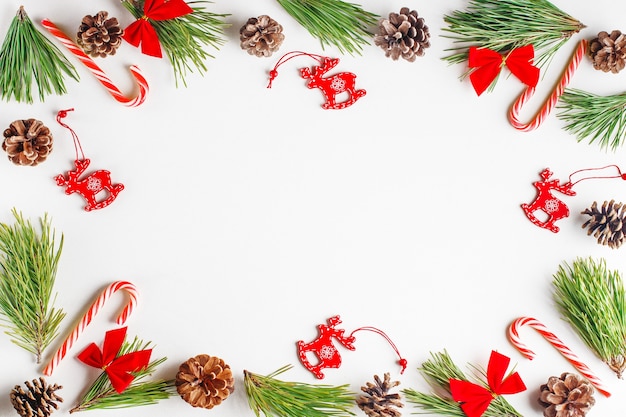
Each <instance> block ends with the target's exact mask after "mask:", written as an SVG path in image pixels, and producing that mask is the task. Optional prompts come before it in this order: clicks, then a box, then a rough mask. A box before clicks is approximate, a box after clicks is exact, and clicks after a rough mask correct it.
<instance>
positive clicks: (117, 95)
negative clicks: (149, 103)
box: [41, 19, 149, 107]
mask: <svg viewBox="0 0 626 417" xmlns="http://www.w3.org/2000/svg"><path fill="white" fill-rule="evenodd" d="M41 24H42V25H43V27H44V28H46V29H47V30H48V32H50V34H52V36H54V37H55V38H56V39H57V40H58V41H60V42H61V43H62V44H63V45H64V46H65V47H66V48H67V49H69V51H70V52H71V53H72V54H73V55H74V56H75V57H76V58H78V59H79V60H80V62H82V63H83V64H84V65H85V66H86V67H87V68H88V69H89V70H90V71H91V73H92V74H93V75H95V77H96V78H97V79H98V81H100V83H101V84H102V85H103V86H104V88H106V89H107V90H108V91H109V93H110V94H111V95H112V96H113V98H114V99H115V100H117V101H119V102H120V103H122V104H124V105H126V106H129V107H136V106H139V105H140V104H142V103H143V102H144V101H145V100H146V95H147V94H148V91H149V87H148V81H147V80H146V78H145V77H144V76H143V74H142V73H141V71H140V70H139V68H138V67H137V66H135V65H132V66H131V67H130V72H131V74H132V75H133V77H134V78H135V80H136V81H137V83H138V84H139V93H138V94H137V96H136V97H134V98H129V97H126V96H125V95H124V94H122V92H121V91H120V89H119V88H117V87H116V86H115V84H113V82H112V81H111V79H109V77H107V76H106V74H105V73H104V71H102V69H101V68H100V67H99V66H98V65H97V64H96V62H95V61H94V60H93V59H92V58H91V57H90V56H88V55H87V54H85V52H83V50H82V49H81V48H80V47H79V46H78V45H76V44H75V43H74V41H72V40H71V39H70V38H69V37H68V36H67V35H66V34H65V33H63V32H62V31H61V30H60V29H59V28H58V27H57V26H56V25H55V24H54V23H52V22H51V21H50V20H48V19H44V20H42V21H41Z"/></svg>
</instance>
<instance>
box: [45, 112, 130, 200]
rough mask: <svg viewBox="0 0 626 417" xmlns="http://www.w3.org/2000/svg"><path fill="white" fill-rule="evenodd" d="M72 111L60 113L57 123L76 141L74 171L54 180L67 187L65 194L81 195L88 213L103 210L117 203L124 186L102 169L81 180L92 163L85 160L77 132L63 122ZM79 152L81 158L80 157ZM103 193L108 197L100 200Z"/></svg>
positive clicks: (60, 175)
mask: <svg viewBox="0 0 626 417" xmlns="http://www.w3.org/2000/svg"><path fill="white" fill-rule="evenodd" d="M72 110H74V109H68V110H61V111H59V112H58V114H57V122H58V123H59V124H60V125H61V126H63V127H65V128H66V129H68V130H69V131H70V132H71V134H72V138H73V139H74V148H75V149H76V159H75V160H74V170H73V171H68V172H67V174H66V175H63V174H59V175H57V176H56V177H54V179H55V180H56V183H57V185H60V186H64V187H65V194H68V195H69V194H72V193H78V194H80V195H81V196H82V197H83V198H84V199H85V201H86V202H87V205H85V207H84V208H85V210H86V211H91V210H97V209H101V208H104V207H106V206H108V205H109V204H111V203H112V202H113V201H115V199H116V198H117V195H118V194H119V193H120V192H121V191H122V190H123V189H124V185H122V184H113V183H112V182H111V173H110V172H109V171H106V170H102V169H101V170H98V171H94V172H92V173H90V174H89V175H87V176H86V177H84V178H81V175H83V173H84V172H85V171H86V170H87V168H88V167H89V164H90V163H91V161H90V160H89V159H86V158H85V154H84V153H83V149H82V147H81V146H80V141H79V140H78V136H77V135H76V132H74V130H73V129H72V128H71V127H69V126H68V125H66V124H65V123H63V122H62V121H61V119H62V118H64V117H66V116H67V112H68V111H72ZM79 151H80V158H79V155H78V154H79ZM102 192H104V193H105V194H106V196H105V197H104V198H103V199H98V195H99V194H101V193H102Z"/></svg>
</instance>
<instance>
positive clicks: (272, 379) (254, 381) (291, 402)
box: [244, 365, 355, 417]
mask: <svg viewBox="0 0 626 417" xmlns="http://www.w3.org/2000/svg"><path fill="white" fill-rule="evenodd" d="M291 368H292V366H291V365H287V366H283V367H282V368H280V369H278V370H276V371H275V372H272V373H271V374H269V375H266V376H263V375H258V374H254V373H252V372H248V371H244V385H245V387H246V394H247V395H248V404H249V405H250V408H251V409H252V411H254V414H255V415H256V416H257V417H260V413H263V414H264V415H265V417H303V416H306V417H345V416H349V415H355V414H354V413H353V412H352V411H351V408H352V407H353V406H354V404H355V394H354V393H352V392H350V391H349V390H348V385H340V386H330V385H312V384H305V383H300V382H285V381H281V380H278V379H276V376H278V375H280V374H282V373H283V372H285V371H287V370H289V369H291Z"/></svg>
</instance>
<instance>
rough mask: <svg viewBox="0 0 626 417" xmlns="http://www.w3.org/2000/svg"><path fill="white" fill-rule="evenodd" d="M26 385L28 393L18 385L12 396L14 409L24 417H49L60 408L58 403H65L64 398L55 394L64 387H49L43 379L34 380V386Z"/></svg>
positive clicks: (55, 385)
mask: <svg viewBox="0 0 626 417" xmlns="http://www.w3.org/2000/svg"><path fill="white" fill-rule="evenodd" d="M24 384H26V388H27V389H28V391H24V389H23V388H22V387H21V386H19V385H16V386H15V388H13V390H12V391H11V394H10V398H11V404H13V408H15V410H16V411H17V413H18V414H19V415H20V416H22V417H48V416H49V415H50V414H52V412H53V411H54V410H56V409H57V408H58V405H57V404H56V402H57V401H58V402H63V398H61V397H59V396H58V395H56V393H55V391H56V390H59V389H61V388H63V387H62V386H59V385H57V384H54V385H48V384H47V383H46V381H45V380H44V379H43V378H39V379H33V382H32V384H31V383H30V382H28V381H26V382H25V383H24Z"/></svg>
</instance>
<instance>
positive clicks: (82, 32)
mask: <svg viewBox="0 0 626 417" xmlns="http://www.w3.org/2000/svg"><path fill="white" fill-rule="evenodd" d="M108 15H109V14H108V13H107V12H105V11H100V12H98V13H97V14H96V15H95V16H91V15H87V16H85V17H83V21H82V22H81V24H80V27H79V28H78V33H77V34H76V43H77V44H78V45H79V46H80V47H81V48H82V49H83V51H85V53H86V54H87V55H91V56H92V57H94V58H95V57H101V58H105V57H107V56H108V55H115V52H117V48H119V47H120V45H121V44H122V36H123V35H124V29H122V27H121V26H120V24H119V22H118V21H117V18H115V17H112V18H110V19H107V17H108Z"/></svg>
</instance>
